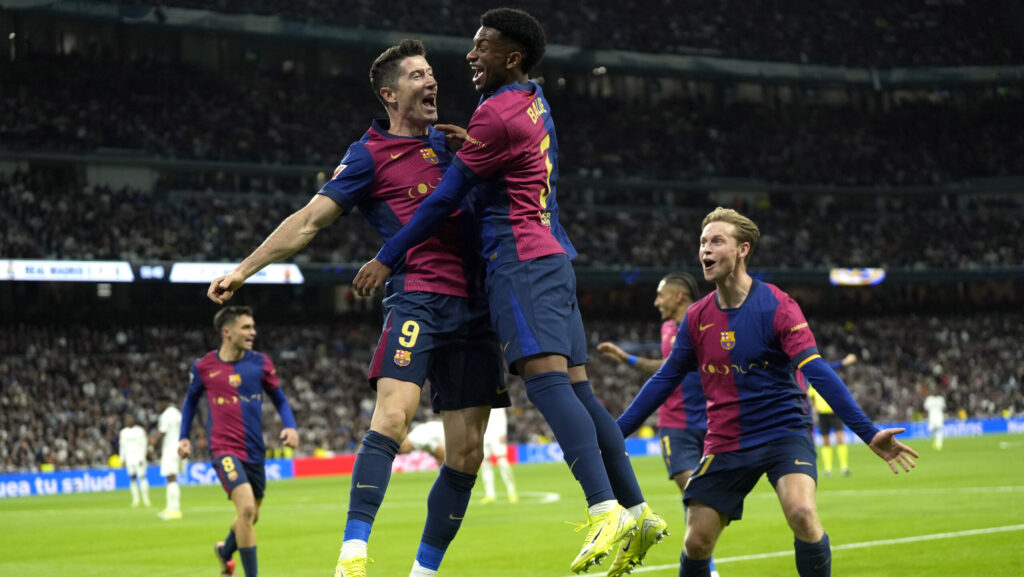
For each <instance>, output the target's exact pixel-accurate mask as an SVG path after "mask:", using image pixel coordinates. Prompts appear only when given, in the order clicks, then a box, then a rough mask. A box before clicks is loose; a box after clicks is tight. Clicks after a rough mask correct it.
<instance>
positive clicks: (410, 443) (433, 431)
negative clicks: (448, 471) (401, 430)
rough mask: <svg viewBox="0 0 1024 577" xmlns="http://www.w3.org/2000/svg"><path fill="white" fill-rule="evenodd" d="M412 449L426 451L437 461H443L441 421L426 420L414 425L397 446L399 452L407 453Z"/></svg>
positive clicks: (442, 429) (442, 424) (442, 425)
mask: <svg viewBox="0 0 1024 577" xmlns="http://www.w3.org/2000/svg"><path fill="white" fill-rule="evenodd" d="M413 449H419V450H420V451H426V452H427V453H430V455H431V456H432V457H434V458H435V459H437V462H438V463H443V462H444V423H443V422H441V421H427V422H425V423H422V424H419V425H416V426H414V427H413V428H412V429H411V430H410V431H409V434H408V435H406V437H405V441H402V445H401V447H400V448H399V450H398V452H399V453H408V452H409V451H412V450H413Z"/></svg>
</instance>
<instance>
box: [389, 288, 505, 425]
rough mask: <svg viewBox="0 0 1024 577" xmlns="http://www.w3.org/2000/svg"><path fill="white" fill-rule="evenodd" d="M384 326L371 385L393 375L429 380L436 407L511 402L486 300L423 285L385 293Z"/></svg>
mask: <svg viewBox="0 0 1024 577" xmlns="http://www.w3.org/2000/svg"><path fill="white" fill-rule="evenodd" d="M383 304H384V328H383V330H382V331H381V335H380V341H379V342H378V343H377V350H376V351H375V352H374V355H373V361H371V363H370V386H372V387H373V388H374V389H376V388H377V379H379V378H381V377H389V378H392V379H398V380H400V381H408V382H411V383H415V384H417V385H419V386H420V387H422V386H423V383H424V382H425V381H426V380H427V379H429V380H430V400H431V405H432V406H433V409H434V412H441V411H454V410H458V409H465V408H468V407H485V406H488V405H490V406H493V407H508V406H511V402H510V401H509V396H508V390H507V389H506V387H505V373H504V368H503V364H502V360H501V348H500V346H499V345H498V336H497V334H496V333H495V332H494V329H493V328H492V327H491V322H490V312H489V311H488V308H487V302H486V301H485V300H484V299H482V298H478V299H467V298H463V297H455V296H450V295H442V294H435V293H428V292H421V291H407V292H400V293H397V294H394V295H391V296H389V297H387V298H386V299H384V303H383Z"/></svg>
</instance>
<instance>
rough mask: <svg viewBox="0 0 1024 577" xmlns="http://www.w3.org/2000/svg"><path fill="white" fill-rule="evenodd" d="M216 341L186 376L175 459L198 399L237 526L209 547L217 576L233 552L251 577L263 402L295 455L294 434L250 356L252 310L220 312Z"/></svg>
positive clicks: (262, 481)
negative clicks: (205, 408)
mask: <svg viewBox="0 0 1024 577" xmlns="http://www.w3.org/2000/svg"><path fill="white" fill-rule="evenodd" d="M213 326H214V327H215V328H216V329H217V332H219V333H220V337H221V342H220V348H218V349H214V350H212V351H210V352H208V353H206V355H204V356H203V357H202V358H199V359H196V361H195V362H193V363H192V367H191V368H190V369H189V375H190V381H189V385H188V392H187V393H186V394H185V402H184V404H183V405H182V416H181V431H180V435H179V439H180V441H179V442H178V456H179V457H181V458H183V459H184V458H185V457H187V456H188V455H189V453H191V452H192V443H191V441H189V433H190V431H191V429H192V419H193V417H195V414H196V407H197V406H198V405H199V400H200V399H201V398H204V397H205V399H206V401H207V405H208V412H207V420H206V423H207V424H206V430H207V432H208V435H209V438H208V439H207V441H208V444H209V447H210V456H211V458H212V460H213V468H214V469H215V470H216V471H217V477H218V478H219V479H220V483H221V485H222V486H223V487H224V490H225V491H227V493H228V498H229V499H231V502H232V503H234V505H235V515H236V516H235V520H234V521H233V522H232V523H231V529H230V530H229V531H228V535H227V537H226V538H225V539H224V541H223V542H220V543H217V544H216V545H214V553H215V554H216V555H217V560H218V561H220V566H221V575H231V574H233V573H234V559H233V558H232V557H233V555H234V552H235V549H238V554H239V557H241V559H242V567H243V568H244V569H245V575H246V577H256V575H257V570H258V569H257V561H256V533H255V531H254V529H253V526H254V525H255V524H256V521H257V520H258V519H259V516H260V505H261V504H262V503H263V494H264V490H265V488H266V483H267V480H266V471H265V469H264V459H265V453H266V446H265V445H264V443H263V399H264V398H267V397H269V398H270V400H271V401H272V402H273V403H274V407H276V408H277V413H278V414H279V415H280V416H281V422H282V423H283V424H284V428H283V429H282V430H281V438H282V439H283V440H284V444H285V445H288V446H289V447H293V448H294V447H297V446H298V444H299V433H298V431H297V430H296V425H295V416H294V415H293V414H292V409H291V406H290V405H289V404H288V399H286V398H285V396H284V391H282V390H281V387H280V382H279V378H278V375H277V369H275V368H274V362H273V361H272V360H270V357H269V356H267V355H265V354H263V353H259V352H256V351H254V350H252V344H253V340H254V339H255V338H256V321H255V319H254V318H253V313H252V309H251V308H249V307H243V306H230V307H224V308H222V309H220V310H219V311H217V314H216V315H214V317H213Z"/></svg>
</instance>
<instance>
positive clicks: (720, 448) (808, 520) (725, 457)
mask: <svg viewBox="0 0 1024 577" xmlns="http://www.w3.org/2000/svg"><path fill="white" fill-rule="evenodd" d="M702 231H703V232H702V234H701V237H700V251H699V259H700V262H701V265H702V266H703V270H704V279H705V280H707V281H710V282H713V283H714V284H715V288H716V290H715V291H714V292H712V293H711V294H709V295H707V296H705V297H704V298H702V299H701V300H699V301H697V302H696V303H694V304H693V305H692V306H691V307H690V308H689V310H687V312H686V315H685V316H684V317H683V322H682V324H681V325H680V330H679V332H678V334H677V335H676V342H675V344H674V345H673V346H672V352H671V354H670V355H669V357H668V359H667V360H666V361H665V364H664V365H662V367H661V368H660V369H658V372H657V373H655V374H654V376H652V377H651V378H650V379H649V380H648V381H647V383H646V384H644V386H643V388H642V389H641V390H640V393H639V394H638V395H637V397H636V398H635V399H634V400H633V405H635V406H631V407H630V409H628V410H627V412H630V413H631V414H632V413H634V412H635V413H636V414H639V415H649V414H650V413H652V412H653V411H654V409H655V408H656V407H657V406H658V405H660V404H661V403H662V402H664V399H665V398H666V397H667V396H668V395H669V394H671V392H672V391H674V390H675V388H676V387H677V386H678V385H679V383H680V382H681V381H682V380H683V378H684V377H685V376H686V375H687V374H688V373H690V372H692V371H699V372H700V375H701V382H702V385H703V387H704V394H705V396H706V397H707V400H708V404H707V412H708V435H707V438H706V439H705V444H704V458H703V459H701V462H700V464H699V467H698V469H697V471H696V472H695V473H694V475H693V476H692V477H691V478H690V483H689V484H688V485H687V486H686V490H685V492H684V497H683V498H684V500H685V503H686V505H687V507H688V511H687V518H686V538H685V539H684V545H683V553H682V555H681V559H680V561H681V562H680V570H679V574H680V575H681V576H682V577H708V575H710V568H709V566H708V562H709V560H710V558H711V555H712V553H713V552H714V549H715V544H716V543H717V541H718V538H719V537H720V536H721V533H722V531H723V530H724V529H725V527H726V526H727V525H728V524H729V523H730V522H732V521H737V520H739V519H741V518H742V516H743V500H744V498H745V497H746V495H747V494H748V493H749V492H750V491H751V490H752V489H753V488H754V485H756V484H757V481H758V480H759V479H760V478H761V475H763V474H766V473H767V475H768V480H769V481H770V482H771V484H772V486H773V487H774V488H775V492H776V494H777V495H778V498H779V502H780V504H781V505H782V511H783V513H784V514H785V516H786V521H787V522H788V524H789V526H790V528H791V529H792V531H793V535H794V543H793V545H794V549H795V550H796V567H797V572H798V573H799V575H800V576H801V577H823V576H827V575H830V574H831V569H832V562H831V561H832V553H831V548H830V546H829V540H828V535H827V534H826V533H825V530H824V528H822V526H821V522H820V520H819V519H818V512H817V506H816V504H815V484H816V480H817V467H816V466H815V460H816V455H815V452H814V442H813V441H812V436H811V426H812V424H811V415H810V408H809V407H808V404H807V396H806V394H805V393H804V391H803V389H801V388H800V387H799V386H798V385H797V383H796V378H795V376H794V371H795V369H800V370H802V371H803V373H804V375H805V376H806V377H807V380H808V381H810V382H811V383H812V384H813V385H814V387H815V388H816V389H817V390H818V392H819V393H820V394H821V395H822V396H823V397H825V399H827V400H828V402H829V405H831V406H832V408H834V409H835V411H836V413H838V414H839V416H840V417H841V418H842V419H843V422H844V423H846V424H847V425H849V426H850V428H851V429H852V430H853V431H854V432H855V433H856V434H857V436H859V437H860V438H861V439H863V440H864V442H865V443H867V444H868V446H869V447H871V450H873V451H874V452H875V453H876V454H877V455H878V456H880V457H881V458H882V459H884V460H885V461H886V462H887V463H888V464H889V468H890V469H891V470H892V472H893V473H897V472H898V467H902V468H903V470H904V471H909V470H910V467H913V466H914V461H913V459H912V458H911V457H917V456H918V455H917V453H916V452H914V450H913V449H911V448H910V447H907V446H906V445H904V444H902V443H900V442H899V441H897V440H896V439H895V438H894V436H895V435H896V434H897V433H902V432H903V431H904V429H885V430H881V431H880V430H878V429H877V428H876V427H875V426H874V424H872V422H871V421H870V420H869V419H868V418H867V416H865V415H864V412H863V411H862V410H861V409H860V407H859V406H857V403H856V401H854V400H853V397H851V396H850V393H849V391H847V389H846V386H845V385H844V384H843V382H842V380H841V379H840V378H839V376H838V375H836V373H835V371H833V370H832V368H831V367H829V366H828V364H827V363H826V362H825V361H824V360H822V358H821V355H820V354H818V349H817V345H816V344H815V340H814V335H813V334H811V330H810V328H809V327H808V325H807V321H806V320H805V319H804V316H803V313H802V312H801V311H800V307H799V306H798V305H797V303H796V302H795V301H794V300H793V299H792V298H791V297H790V296H789V295H787V294H786V293H784V292H782V291H781V290H780V289H779V288H778V287H775V286H774V285H771V284H768V283H764V282H761V281H758V280H755V279H753V278H752V277H751V276H750V275H749V274H747V262H748V260H749V258H750V255H751V253H752V252H753V250H754V247H755V245H756V244H757V239H758V237H759V236H760V231H759V230H758V228H757V225H756V224H754V222H753V221H751V220H750V219H749V218H747V217H745V216H743V215H741V214H740V213H738V212H736V211H735V210H732V209H726V208H721V207H719V208H717V209H715V210H714V211H712V212H711V213H709V214H708V215H707V216H706V217H705V218H704V221H703V223H702ZM640 422H642V421H633V423H632V424H630V426H627V427H624V430H629V429H630V427H631V426H633V425H635V426H639V423H640ZM630 432H632V431H630Z"/></svg>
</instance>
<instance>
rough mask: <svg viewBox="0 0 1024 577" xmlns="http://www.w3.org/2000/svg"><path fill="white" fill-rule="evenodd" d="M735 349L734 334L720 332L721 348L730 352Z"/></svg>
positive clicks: (731, 332)
mask: <svg viewBox="0 0 1024 577" xmlns="http://www.w3.org/2000/svg"><path fill="white" fill-rule="evenodd" d="M735 347H736V334H735V333H734V332H733V331H722V348H723V349H725V350H727V351H731V350H733V348H735Z"/></svg>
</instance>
